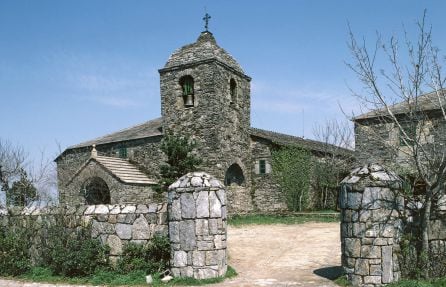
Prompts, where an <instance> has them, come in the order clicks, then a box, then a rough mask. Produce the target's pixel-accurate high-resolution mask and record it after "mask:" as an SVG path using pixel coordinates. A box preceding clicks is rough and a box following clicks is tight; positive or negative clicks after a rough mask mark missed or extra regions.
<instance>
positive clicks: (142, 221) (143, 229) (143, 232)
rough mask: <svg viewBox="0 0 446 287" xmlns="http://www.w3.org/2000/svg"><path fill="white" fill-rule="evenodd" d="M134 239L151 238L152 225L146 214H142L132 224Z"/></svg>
mask: <svg viewBox="0 0 446 287" xmlns="http://www.w3.org/2000/svg"><path fill="white" fill-rule="evenodd" d="M132 238H133V239H136V240H138V239H150V238H151V234H150V227H149V224H148V223H147V220H146V218H145V217H144V215H140V216H139V217H138V218H137V219H136V220H135V222H133V224H132Z"/></svg>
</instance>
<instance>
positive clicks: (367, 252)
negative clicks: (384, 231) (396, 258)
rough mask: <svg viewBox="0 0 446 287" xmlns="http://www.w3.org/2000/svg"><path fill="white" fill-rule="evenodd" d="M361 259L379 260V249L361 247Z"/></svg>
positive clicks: (376, 247)
mask: <svg viewBox="0 0 446 287" xmlns="http://www.w3.org/2000/svg"><path fill="white" fill-rule="evenodd" d="M361 258H370V259H373V258H381V247H380V246H374V245H365V246H362V247H361Z"/></svg>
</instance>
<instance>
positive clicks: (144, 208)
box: [136, 204, 149, 214]
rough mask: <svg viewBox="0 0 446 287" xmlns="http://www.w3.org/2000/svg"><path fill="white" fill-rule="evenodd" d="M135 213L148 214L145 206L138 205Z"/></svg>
mask: <svg viewBox="0 0 446 287" xmlns="http://www.w3.org/2000/svg"><path fill="white" fill-rule="evenodd" d="M136 213H144V214H145V213H149V209H148V208H147V205H145V204H138V205H137V206H136Z"/></svg>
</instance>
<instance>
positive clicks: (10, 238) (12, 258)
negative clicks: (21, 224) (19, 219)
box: [0, 228, 31, 276]
mask: <svg viewBox="0 0 446 287" xmlns="http://www.w3.org/2000/svg"><path fill="white" fill-rule="evenodd" d="M30 238H31V237H30V234H29V231H28V230H27V229H25V228H17V229H14V230H4V229H0V275H3V276H11V275H13V276H16V275H19V274H22V273H25V272H27V271H28V270H29V269H30V268H31V256H30V253H29V248H30V244H31V242H30Z"/></svg>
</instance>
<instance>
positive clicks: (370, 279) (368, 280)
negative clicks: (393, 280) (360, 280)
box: [364, 276, 381, 285]
mask: <svg viewBox="0 0 446 287" xmlns="http://www.w3.org/2000/svg"><path fill="white" fill-rule="evenodd" d="M364 284H375V285H381V276H364Z"/></svg>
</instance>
